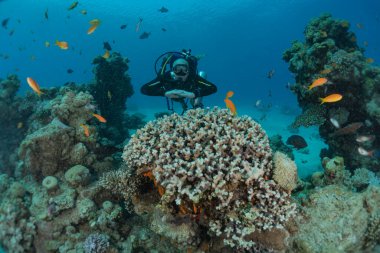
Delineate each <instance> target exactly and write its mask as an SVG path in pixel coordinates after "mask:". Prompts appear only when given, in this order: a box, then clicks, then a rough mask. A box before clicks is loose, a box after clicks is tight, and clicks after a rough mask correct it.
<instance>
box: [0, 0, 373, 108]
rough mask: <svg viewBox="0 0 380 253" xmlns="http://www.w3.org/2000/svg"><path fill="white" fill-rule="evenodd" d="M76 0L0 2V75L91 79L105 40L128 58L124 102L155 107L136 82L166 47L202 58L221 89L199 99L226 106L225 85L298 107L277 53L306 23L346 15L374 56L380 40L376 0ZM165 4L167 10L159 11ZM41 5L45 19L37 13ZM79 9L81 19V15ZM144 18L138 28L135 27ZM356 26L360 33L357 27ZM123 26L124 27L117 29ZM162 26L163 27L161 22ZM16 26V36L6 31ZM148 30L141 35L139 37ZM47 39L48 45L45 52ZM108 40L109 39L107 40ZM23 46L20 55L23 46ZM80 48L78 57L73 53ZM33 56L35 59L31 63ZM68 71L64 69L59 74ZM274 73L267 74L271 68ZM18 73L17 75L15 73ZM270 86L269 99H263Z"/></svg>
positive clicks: (245, 96)
mask: <svg viewBox="0 0 380 253" xmlns="http://www.w3.org/2000/svg"><path fill="white" fill-rule="evenodd" d="M72 2H73V1H48V0H40V1H31V0H23V1H22V4H20V2H19V1H11V0H6V1H1V2H0V19H1V20H3V19H5V18H8V17H10V20H9V23H8V29H7V30H5V29H3V28H1V29H0V38H1V40H0V54H3V55H4V54H5V55H8V56H9V59H7V60H4V59H3V58H1V57H0V76H1V77H3V78H4V77H5V76H6V75H8V74H11V73H17V74H18V75H19V77H20V79H21V80H23V83H24V86H23V87H22V89H21V92H25V90H27V89H29V88H28V87H27V85H26V82H25V81H24V80H25V78H26V77H27V76H32V77H34V78H35V79H36V80H38V81H39V83H40V85H41V86H43V87H49V86H58V85H62V84H64V83H65V82H68V81H73V82H77V83H83V82H89V81H91V80H92V79H93V74H92V72H91V70H92V64H91V62H92V60H93V58H94V57H96V56H97V55H102V54H103V53H104V50H103V42H104V41H108V42H110V44H111V46H112V48H113V50H114V51H118V52H121V53H122V55H123V56H126V57H128V58H129V59H130V61H131V62H130V71H129V73H130V75H131V77H132V83H133V85H134V87H135V91H136V93H135V95H134V96H133V97H132V98H131V99H130V100H129V102H128V104H129V105H131V106H139V107H142V106H148V107H150V106H156V105H157V104H162V103H163V100H162V98H149V99H145V100H144V105H142V104H141V103H140V101H141V99H142V98H143V96H142V95H141V94H139V88H140V87H141V85H142V84H144V82H147V81H149V80H151V79H153V78H154V75H155V74H154V70H153V63H154V61H155V59H156V57H158V56H159V55H160V54H161V53H163V52H165V51H169V50H170V51H172V50H181V49H183V48H186V49H189V48H191V49H192V52H193V54H205V57H204V58H203V59H202V60H201V61H200V63H199V68H200V69H202V70H205V71H207V73H208V79H209V80H210V81H212V82H214V83H215V84H217V85H218V87H219V92H218V93H217V94H215V95H212V96H210V97H209V98H207V100H206V104H207V105H223V98H224V96H225V93H226V91H227V90H230V89H231V90H234V91H235V97H234V99H235V103H236V104H237V106H242V105H253V104H254V103H255V101H256V100H257V99H263V100H264V101H267V102H273V103H276V104H279V105H289V104H290V105H296V99H295V96H294V95H293V94H291V93H290V92H289V91H288V90H287V89H286V88H285V85H286V84H287V83H288V82H290V83H292V82H293V78H292V75H291V74H290V73H289V71H288V70H287V64H286V63H285V62H284V61H283V60H282V59H281V56H282V53H283V52H284V50H285V49H287V48H288V47H289V46H290V43H291V41H293V40H296V39H298V40H302V39H303V30H304V28H305V26H306V24H307V23H308V21H309V20H310V19H311V18H313V17H317V16H319V15H320V14H321V13H325V12H328V13H331V14H332V15H333V17H335V18H341V19H346V20H348V21H349V22H350V23H351V29H352V30H353V31H354V32H356V33H357V36H358V41H359V44H362V43H363V42H364V41H367V42H368V47H367V49H366V55H367V56H368V57H372V58H375V60H376V58H377V57H378V51H379V48H378V45H380V36H376V34H377V35H378V34H380V23H379V22H380V21H379V20H380V2H379V1H376V0H364V1H356V0H351V1H346V0H338V1H336V0H335V1H331V0H318V1H317V0H308V1H305V0H294V1H289V0H276V1H265V0H261V1H253V0H241V1H231V0H229V1H221V0H218V1H216V0H213V1H201V0H194V1H181V2H179V1H175V2H174V1H156V0H149V1H148V0H143V1H138V3H137V2H136V1H122V0H113V1H93V0H91V1H89V0H83V1H79V5H78V7H76V8H75V9H74V10H72V11H68V10H67V8H68V6H70V4H71V3H72ZM162 6H165V7H166V8H168V9H169V12H167V13H161V12H159V11H158V9H159V8H161V7H162ZM46 9H48V14H49V19H48V20H46V19H45V18H44V12H45V10H46ZM81 10H86V11H87V12H88V14H87V15H83V14H81V13H80V11H81ZM139 17H142V18H143V22H142V26H141V30H140V31H139V32H138V33H136V32H135V25H136V23H137V21H138V19H139ZM94 18H98V19H100V20H101V22H102V23H101V25H100V27H99V28H98V29H97V30H96V31H95V32H94V33H93V34H92V35H87V34H86V31H87V29H88V28H89V24H88V22H89V21H90V20H91V19H94ZM357 23H361V24H362V25H363V28H362V29H359V28H357V27H356V24H357ZM122 24H127V28H126V29H125V30H121V29H120V26H121V25H122ZM163 27H164V28H166V29H167V31H166V32H163V31H161V28H163ZM10 30H14V34H13V36H9V35H8V33H9V31H10ZM144 31H147V32H151V36H150V37H149V38H148V39H146V40H141V39H139V35H140V34H141V33H142V32H144ZM57 39H58V40H65V41H68V42H69V44H70V47H71V49H70V50H67V51H64V50H60V49H59V48H58V47H56V46H54V41H55V40H57ZM45 41H49V42H50V44H51V46H50V47H49V48H46V47H45V46H44V43H45ZM113 41H114V42H115V43H113ZM20 49H21V51H20ZM79 51H82V55H80V54H79ZM32 58H35V60H32ZM68 68H71V69H73V70H74V72H73V73H72V74H68V73H67V72H66V70H67V69H68ZM271 69H274V70H275V75H274V76H273V78H272V79H268V78H267V77H266V75H267V73H268V71H270V70H271ZM16 70H17V71H16ZM269 91H270V92H271V93H272V97H268V96H267V95H268V93H269Z"/></svg>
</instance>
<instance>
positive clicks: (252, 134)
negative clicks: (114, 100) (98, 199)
mask: <svg viewBox="0 0 380 253" xmlns="http://www.w3.org/2000/svg"><path fill="white" fill-rule="evenodd" d="M123 158H124V160H125V161H126V164H127V168H128V169H126V170H124V171H122V172H111V173H110V175H108V176H106V177H105V178H103V179H102V183H103V185H104V186H105V187H106V188H108V189H110V190H112V189H118V190H121V193H123V194H124V196H125V198H126V199H130V198H131V199H132V201H133V204H134V206H137V207H140V206H145V205H148V207H140V210H141V212H140V213H139V211H137V212H138V213H139V214H140V215H142V214H143V213H144V212H146V209H150V210H152V211H151V212H152V213H151V214H150V215H151V216H152V218H151V219H153V221H152V226H153V227H152V229H153V230H155V231H156V232H157V233H162V235H164V236H168V234H167V232H168V231H167V230H162V229H160V228H155V227H154V225H155V224H162V223H169V224H168V225H166V226H178V228H180V227H183V226H185V227H187V229H188V230H190V231H187V232H186V233H187V234H186V235H182V236H180V237H178V236H173V238H172V239H173V241H174V242H175V243H178V244H179V245H183V247H190V246H196V245H197V244H198V243H199V242H200V240H201V238H199V236H200V235H201V234H203V233H208V234H209V235H210V236H211V241H214V239H213V237H216V238H223V242H224V244H225V245H229V246H231V247H232V248H236V249H239V248H240V249H241V248H243V249H250V248H252V247H254V246H255V245H256V243H255V242H254V241H255V239H256V240H259V239H258V238H260V231H268V230H272V229H273V230H277V229H283V224H284V223H285V222H286V221H287V220H288V219H289V218H290V217H292V216H293V215H295V205H294V204H292V203H291V202H290V198H289V192H290V191H291V190H293V189H294V188H295V186H296V182H297V176H296V175H297V172H296V166H295V164H294V163H290V162H289V163H288V162H287V160H289V159H288V158H287V157H286V155H279V156H277V161H276V164H278V165H279V166H278V167H277V169H278V170H281V171H280V172H276V168H274V167H273V163H272V153H271V149H270V147H269V141H268V138H267V136H266V134H265V132H264V131H263V130H262V129H261V127H260V126H259V125H258V124H257V123H255V122H254V121H253V120H251V119H250V118H248V117H233V116H232V115H231V113H230V112H229V111H227V110H220V109H213V110H210V111H204V110H201V109H197V110H191V111H188V112H187V113H186V114H185V115H184V116H183V117H181V116H179V115H177V114H173V115H171V116H169V117H164V118H161V119H159V120H157V121H155V122H150V123H148V124H147V125H146V126H145V127H144V128H142V129H140V130H138V131H137V132H136V135H134V136H133V137H132V139H131V140H130V142H129V143H128V145H127V146H126V147H125V149H124V154H123ZM284 163H285V166H286V165H289V166H290V167H291V168H286V167H284V166H282V165H283V164H284ZM120 174H121V176H119V175H120ZM123 174H124V175H123ZM273 174H275V175H277V177H278V178H279V180H278V183H283V185H281V184H277V183H276V182H275V181H274V180H271V179H272V177H273ZM144 178H145V179H144ZM288 180H289V181H292V182H289V181H288ZM131 182H133V183H131ZM149 182H150V184H151V185H152V186H153V188H152V189H151V190H149V191H144V189H146V188H147V183H149ZM130 184H134V185H136V184H137V185H136V186H135V189H134V191H133V192H132V191H131V190H130V188H129V187H128V186H129V185H130ZM115 185H117V187H116V188H114V187H115ZM282 186H283V188H282ZM152 194H153V195H154V196H156V198H155V199H152ZM149 206H151V207H149ZM156 213H159V215H156ZM154 219H159V220H154ZM194 220H195V221H197V222H196V223H194ZM203 230H205V231H204V232H202V231H203ZM274 233H276V232H274ZM257 243H258V245H259V246H260V241H259V242H257ZM266 246H271V247H273V246H272V245H266Z"/></svg>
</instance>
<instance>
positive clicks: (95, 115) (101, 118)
mask: <svg viewBox="0 0 380 253" xmlns="http://www.w3.org/2000/svg"><path fill="white" fill-rule="evenodd" d="M92 115H93V116H94V117H95V118H97V119H98V120H99V121H100V122H102V123H106V122H107V120H106V119H105V118H104V117H103V116H101V115H99V114H96V113H93V114H92Z"/></svg>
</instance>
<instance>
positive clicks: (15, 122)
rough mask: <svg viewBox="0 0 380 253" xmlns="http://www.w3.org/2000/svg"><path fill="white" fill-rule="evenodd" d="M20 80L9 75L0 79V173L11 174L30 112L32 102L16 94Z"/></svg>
mask: <svg viewBox="0 0 380 253" xmlns="http://www.w3.org/2000/svg"><path fill="white" fill-rule="evenodd" d="M19 87H20V80H19V79H18V78H17V76H16V75H10V76H8V77H7V79H5V80H2V81H0V112H1V113H0V129H1V131H0V139H1V142H0V150H1V152H0V173H4V172H5V173H7V174H9V175H12V174H13V170H14V169H13V168H14V167H15V164H16V160H17V157H16V156H15V150H16V149H17V147H18V145H19V144H20V142H21V141H22V139H23V138H24V136H25V134H26V129H27V126H26V125H27V122H26V119H27V118H28V117H29V116H30V115H31V114H32V108H33V106H32V104H30V103H28V102H27V100H26V99H24V98H22V97H19V96H17V95H16V93H17V91H18V89H19Z"/></svg>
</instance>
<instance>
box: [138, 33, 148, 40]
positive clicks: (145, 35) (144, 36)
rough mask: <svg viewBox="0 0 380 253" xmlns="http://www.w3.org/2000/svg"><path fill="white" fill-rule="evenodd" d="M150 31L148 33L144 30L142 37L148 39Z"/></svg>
mask: <svg viewBox="0 0 380 253" xmlns="http://www.w3.org/2000/svg"><path fill="white" fill-rule="evenodd" d="M149 35H150V33H147V32H143V34H141V35H140V37H139V38H140V39H142V40H143V39H147V38H148V37H149Z"/></svg>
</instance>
